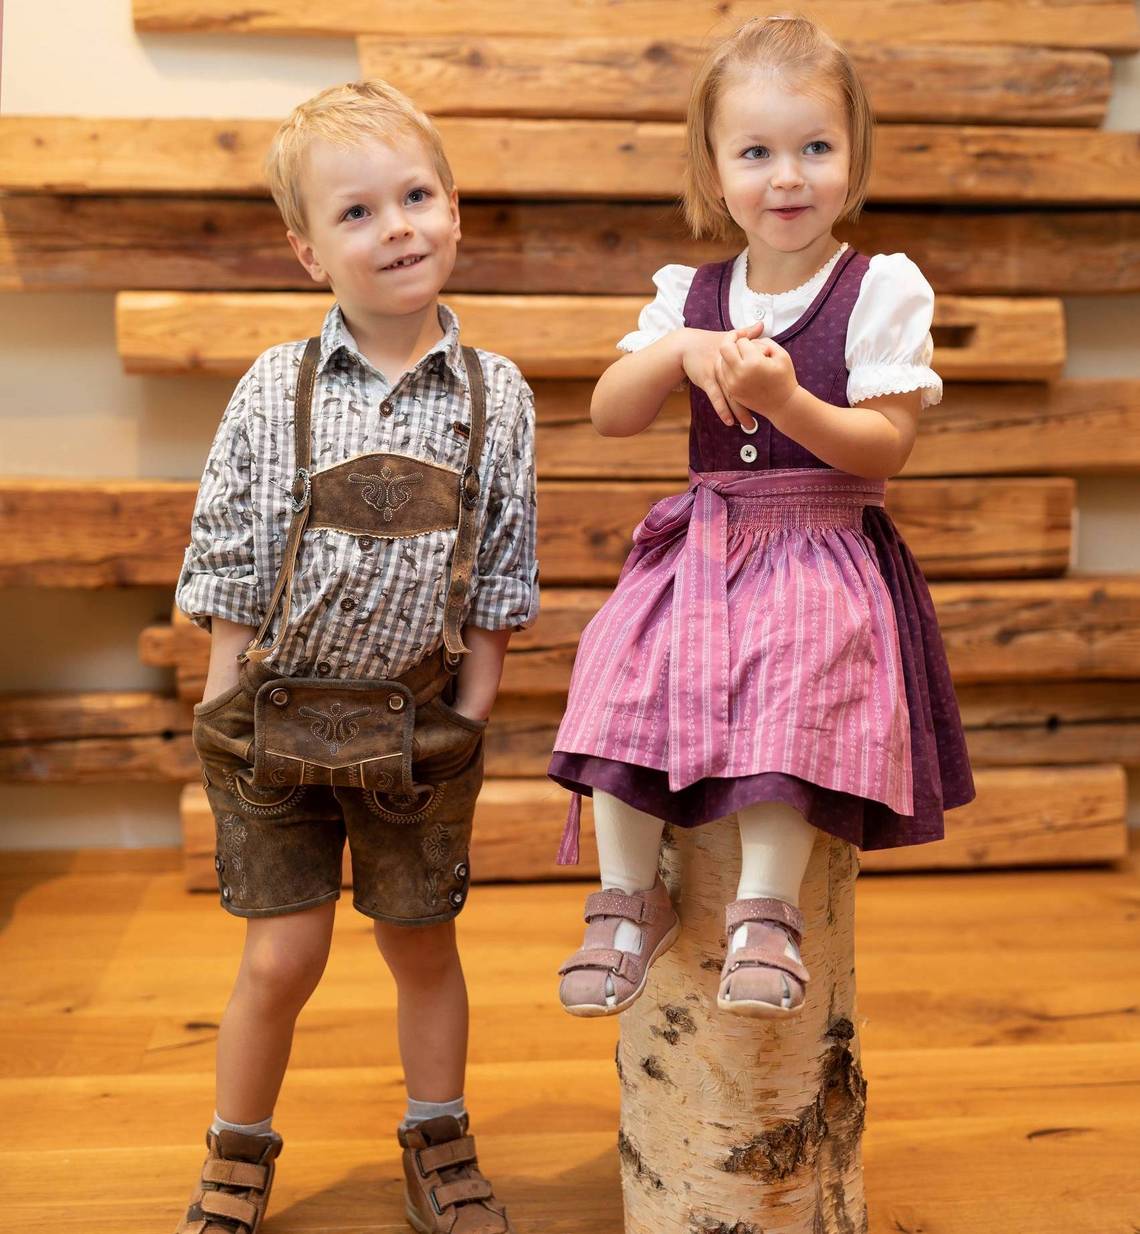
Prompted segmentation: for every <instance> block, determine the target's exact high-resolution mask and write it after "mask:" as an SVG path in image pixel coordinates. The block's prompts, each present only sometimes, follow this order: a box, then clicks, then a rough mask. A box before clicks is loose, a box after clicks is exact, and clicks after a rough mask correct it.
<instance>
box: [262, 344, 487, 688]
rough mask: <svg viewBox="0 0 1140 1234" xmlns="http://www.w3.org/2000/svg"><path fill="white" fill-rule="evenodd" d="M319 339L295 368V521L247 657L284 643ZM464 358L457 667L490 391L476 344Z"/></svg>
mask: <svg viewBox="0 0 1140 1234" xmlns="http://www.w3.org/2000/svg"><path fill="white" fill-rule="evenodd" d="M320 352H321V340H320V338H319V337H317V338H311V339H309V341H308V343H307V344H306V346H305V353H304V355H303V356H302V357H301V368H300V371H299V372H298V374H297V390H296V394H295V396H294V399H293V434H294V452H295V457H296V460H297V473H296V476H295V477H294V480H293V488H292V492H291V493H290V501H291V502H292V505H293V521H292V522H291V523H290V524H289V534H288V536H287V538H286V541H285V552H284V555H283V557H282V560H281V569H280V570H279V571H278V574H277V581H276V583H275V584H274V586H273V593H272V595H271V596H270V597H269V603H268V605H267V606H266V610H265V616H264V618H263V619H262V622H261V627H260V629H259V630H258V631H257V634H256V635H254V638H253V641H252V642H251V643H250V644H249V646H248V647H247V648H246V650H245V652H244V653H243V654H244V655H245V657H246V658H247V659H251V660H264V659H265V658H266V657H267V656H269V655H270V654H271V653H272V652H273V651H274V650H276V648H277V646H278V645H279V644H280V642H281V640H282V638H284V636H285V630H286V628H287V627H288V624H289V611H290V606H291V601H292V595H291V593H292V590H293V589H292V586H291V584H292V581H293V573H294V571H295V570H296V567H297V555H298V553H299V552H300V549H301V538H302V536H303V535H304V531H305V526H306V524H307V523H308V521H309V511H310V509H311V508H312V475H311V471H310V465H311V462H312V423H313V387H314V385H315V384H316V375H317V360H318V359H319V357H320ZM463 363H464V367H465V368H466V370H467V387H468V390H469V391H470V394H471V434H470V436H469V437H468V439H467V459H466V462H465V464H464V467H463V472H462V474H461V476H460V480H459V525H458V528H457V531H456V536H455V550H454V552H453V553H452V555H451V568H450V570H449V573H448V583H447V601H446V605H445V607H444V613H443V641H444V647H445V648H446V650H447V652H448V657H449V663H448V667H449V668H451V669H453V670H454V669H455V668H456V667H458V663H459V657H460V656H462V655H463V654H464V653H466V652H467V651H469V650H470V648H468V647H467V645H466V644H465V643H464V642H463V635H462V632H461V630H462V614H463V605H464V601H465V600H466V599H467V593H468V591H469V589H470V586H471V574H472V571H473V569H474V566H475V545H476V532H477V530H478V518H477V514H478V510H479V463H480V460H481V458H482V455H483V441H484V438H485V436H486V431H487V393H486V387H485V385H484V382H483V367H482V365H481V364H480V363H479V356H478V354H477V353H476V352H475V349H474V348H472V347H464V348H463ZM282 601H283V602H284V608H283V609H282V613H281V622H280V624H279V626H278V629H277V637H276V638H275V639H274V640H273V643H272V644H271V645H270V646H269V647H262V646H261V642H262V640H263V639H264V638H265V636H266V634H267V633H268V630H269V625H270V622H272V620H273V615H274V613H275V612H276V611H277V606H278V605H279V604H281V603H282Z"/></svg>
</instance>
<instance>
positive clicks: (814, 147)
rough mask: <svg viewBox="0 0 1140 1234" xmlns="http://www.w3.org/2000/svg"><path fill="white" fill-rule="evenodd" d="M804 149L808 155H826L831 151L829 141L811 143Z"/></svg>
mask: <svg viewBox="0 0 1140 1234" xmlns="http://www.w3.org/2000/svg"><path fill="white" fill-rule="evenodd" d="M804 149H805V150H806V151H807V152H808V154H826V153H827V152H828V151H829V150H830V149H831V142H829V141H809V142H808V144H807V145H806V146H804Z"/></svg>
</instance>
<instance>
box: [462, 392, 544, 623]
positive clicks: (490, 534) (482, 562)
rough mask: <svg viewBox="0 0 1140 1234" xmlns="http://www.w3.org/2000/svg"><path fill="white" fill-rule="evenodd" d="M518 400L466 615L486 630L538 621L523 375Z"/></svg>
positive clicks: (529, 411) (494, 478)
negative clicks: (469, 606)
mask: <svg viewBox="0 0 1140 1234" xmlns="http://www.w3.org/2000/svg"><path fill="white" fill-rule="evenodd" d="M515 397H516V398H517V403H518V407H517V413H516V416H515V424H514V431H513V432H512V434H511V436H510V439H509V441H508V443H507V446H506V448H505V449H503V450H502V451H501V452H500V454H499V457H498V458H497V459H496V461H495V464H494V467H493V469H492V474H491V492H490V496H489V499H488V505H487V522H486V525H485V528H484V532H483V539H482V542H481V544H480V546H479V552H478V556H477V558H476V568H475V579H474V593H473V596H472V601H471V608H470V610H469V612H468V617H467V620H468V621H469V622H470V624H471V625H474V626H479V627H480V628H481V629H484V630H522V629H524V628H525V627H526V626H529V625H532V624H533V623H534V621H535V619H536V618H537V617H538V560H537V549H536V543H535V537H536V530H537V514H538V502H537V495H536V485H535V467H534V396H533V395H532V394H531V391H530V387H529V386H528V385H527V384H526V382H525V381H523V380H522V378H521V376H520V377H519V379H518V393H517V395H516V396H515Z"/></svg>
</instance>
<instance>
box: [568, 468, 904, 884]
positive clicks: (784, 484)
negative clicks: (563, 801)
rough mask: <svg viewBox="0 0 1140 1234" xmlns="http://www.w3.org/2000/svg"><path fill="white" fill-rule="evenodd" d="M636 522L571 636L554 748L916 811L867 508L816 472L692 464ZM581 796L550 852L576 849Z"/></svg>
mask: <svg viewBox="0 0 1140 1234" xmlns="http://www.w3.org/2000/svg"><path fill="white" fill-rule="evenodd" d="M690 480H691V482H692V487H691V488H690V489H689V490H688V491H686V492H684V493H681V494H678V495H677V496H674V497H668V498H666V499H665V500H664V501H660V502H658V503H657V504H656V505H655V506H654V507H653V508H652V509H651V510H650V511H649V513H648V515H647V516H646V517H645V519H644V520H643V522H642V523H641V524H640V525H639V526H638V528H637V530H636V531H635V532H634V536H633V539H634V548H633V550H632V552H631V553H630V556H629V558H628V560H627V561H626V564H625V566H624V568H623V570H622V573H621V577H620V579H619V580H618V585H617V587H616V588H615V590H614V592H613V594H612V595H611V596H610V597H609V599H608V600H607V601H606V603H605V604H604V605H603V606H602V608H601V609H600V610H599V611H598V613H597V614H596V615H595V616H594V618H593V619H592V620H591V621H590V623H589V625H588V626H587V627H586V629H585V631H584V632H583V634H582V638H581V642H580V643H579V648H578V655H577V658H576V660H575V665H574V673H573V675H572V678H571V684H570V694H569V698H568V700H567V707H566V713H565V715H564V717H563V720H562V724H561V726H560V728H559V732H558V738H557V741H556V743H555V750H556V751H564V752H567V753H574V754H587V755H593V756H596V757H600V758H606V759H612V760H616V761H619V762H625V763H631V764H634V765H637V766H643V767H652V768H655V769H657V770H660V771H666V772H667V773H668V778H669V788H670V789H671V790H672V791H674V792H677V791H679V790H681V789H684V788H686V787H687V786H689V785H691V784H693V783H695V782H696V781H698V780H701V779H704V778H707V777H725V778H736V777H741V776H751V775H757V774H760V773H762V772H768V771H770V772H781V773H784V774H787V775H794V776H798V777H800V778H802V779H804V780H807V781H809V782H810V783H813V784H819V785H823V786H825V787H827V788H831V789H835V790H837V791H840V792H845V793H851V794H854V795H857V796H860V797H864V798H868V799H871V800H875V801H881V802H883V803H885V804H886V805H888V806H889V807H890V808H891V809H893V810H895V811H897V812H898V813H900V814H907V815H909V814H910V813H911V812H912V772H911V758H910V754H911V747H910V724H909V716H908V712H907V704H906V691H905V684H904V680H903V672H902V665H901V661H900V656H899V641H898V631H897V628H896V626H895V616H894V610H893V606H892V603H891V598H890V594H889V591H888V589H887V586H886V584H885V582H884V580H883V578H882V575H881V574H880V572H879V568H878V565H877V562H876V559H875V550H874V547H873V545H872V544H871V542H870V540H869V539H868V538H867V537H866V536H865V535H864V533H863V530H862V515H863V508H864V507H865V506H869V505H870V506H881V505H882V504H883V495H884V492H885V483H884V482H883V481H878V480H864V479H860V478H859V477H857V476H852V475H848V474H846V473H844V472H839V471H835V470H832V469H830V468H827V469H792V470H782V471H781V470H777V471H765V472H749V471H723V472H704V473H696V472H690ZM580 809H581V798H580V797H579V796H578V795H577V794H575V795H574V797H573V799H572V801H571V807H570V817H569V819H568V821H567V827H566V832H565V834H564V836H563V841H562V846H561V848H560V850H559V861H560V862H561V863H563V864H566V863H573V862H574V861H576V860H577V849H578V819H579V815H580Z"/></svg>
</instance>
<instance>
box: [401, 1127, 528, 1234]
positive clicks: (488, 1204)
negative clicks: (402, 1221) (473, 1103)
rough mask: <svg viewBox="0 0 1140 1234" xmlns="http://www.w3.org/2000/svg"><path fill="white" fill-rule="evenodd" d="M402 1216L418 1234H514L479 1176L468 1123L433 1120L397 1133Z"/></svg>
mask: <svg viewBox="0 0 1140 1234" xmlns="http://www.w3.org/2000/svg"><path fill="white" fill-rule="evenodd" d="M397 1134H398V1136H399V1140H400V1144H401V1146H402V1147H403V1149H404V1211H405V1214H406V1215H407V1218H408V1224H409V1225H410V1226H411V1227H412V1229H413V1230H416V1231H417V1234H513V1231H512V1226H511V1223H510V1222H509V1221H508V1220H507V1210H506V1207H505V1206H504V1205H502V1204H500V1203H499V1202H498V1200H496V1199H495V1193H494V1190H493V1188H492V1187H491V1184H490V1183H489V1182H488V1181H487V1179H485V1178H484V1177H483V1175H482V1174H481V1173H480V1172H479V1162H478V1160H477V1158H476V1156H475V1137H474V1136H471V1135H468V1134H467V1120H466V1119H464V1120H463V1121H462V1122H460V1120H459V1119H457V1118H452V1117H451V1116H450V1115H443V1116H441V1117H440V1118H429V1119H428V1120H427V1121H426V1122H423V1123H418V1124H417V1125H416V1126H415V1127H409V1128H408V1129H407V1130H405V1129H403V1128H401V1129H400V1131H399V1132H398V1133H397Z"/></svg>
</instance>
